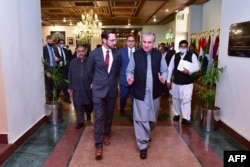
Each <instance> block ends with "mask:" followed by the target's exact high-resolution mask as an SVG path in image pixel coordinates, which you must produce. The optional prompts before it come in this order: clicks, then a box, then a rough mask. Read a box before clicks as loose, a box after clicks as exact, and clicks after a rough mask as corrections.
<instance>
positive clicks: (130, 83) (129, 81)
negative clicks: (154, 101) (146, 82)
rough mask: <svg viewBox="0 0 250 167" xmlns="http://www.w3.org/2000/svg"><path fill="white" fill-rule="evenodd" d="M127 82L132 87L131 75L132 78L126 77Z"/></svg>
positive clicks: (132, 79)
mask: <svg viewBox="0 0 250 167" xmlns="http://www.w3.org/2000/svg"><path fill="white" fill-rule="evenodd" d="M127 82H128V84H129V85H132V83H133V82H134V76H133V75H132V76H130V77H128V78H127Z"/></svg>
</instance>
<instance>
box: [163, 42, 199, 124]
mask: <svg viewBox="0 0 250 167" xmlns="http://www.w3.org/2000/svg"><path fill="white" fill-rule="evenodd" d="M199 69H200V65H199V62H198V59H197V56H196V55H195V54H194V53H192V52H189V51H188V42H187V41H186V40H182V41H180V42H179V52H178V53H176V54H175V55H174V56H173V57H172V58H171V61H170V63H169V67H168V79H167V87H168V88H169V89H170V88H171V93H172V101H173V105H174V117H173V120H174V121H176V122H179V120H180V115H181V116H182V121H181V122H182V125H184V126H191V121H190V120H191V118H190V115H191V100H192V94H193V87H194V85H193V83H194V78H193V76H192V74H193V73H194V72H197V71H199ZM172 74H173V75H172ZM172 78H173V80H172Z"/></svg>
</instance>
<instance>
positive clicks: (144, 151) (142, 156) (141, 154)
mask: <svg viewBox="0 0 250 167" xmlns="http://www.w3.org/2000/svg"><path fill="white" fill-rule="evenodd" d="M140 158H141V159H146V158H147V149H146V148H145V149H143V150H141V152H140Z"/></svg>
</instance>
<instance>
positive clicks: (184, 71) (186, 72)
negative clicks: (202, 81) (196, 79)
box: [181, 68, 189, 74]
mask: <svg viewBox="0 0 250 167" xmlns="http://www.w3.org/2000/svg"><path fill="white" fill-rule="evenodd" d="M181 72H182V73H184V74H189V70H188V69H186V68H184V70H183V71H181Z"/></svg>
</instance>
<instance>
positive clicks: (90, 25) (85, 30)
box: [73, 9, 102, 40]
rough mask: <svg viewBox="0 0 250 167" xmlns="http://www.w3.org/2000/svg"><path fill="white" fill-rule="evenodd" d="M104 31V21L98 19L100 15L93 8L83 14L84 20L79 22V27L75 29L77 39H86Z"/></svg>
mask: <svg viewBox="0 0 250 167" xmlns="http://www.w3.org/2000/svg"><path fill="white" fill-rule="evenodd" d="M101 32H102V22H100V21H99V20H98V15H97V14H94V11H93V9H91V10H89V11H88V12H85V13H84V14H82V20H81V21H79V22H77V29H76V30H74V31H73V34H74V35H75V37H76V39H77V40H84V39H86V38H91V37H93V36H97V37H98V36H100V34H101Z"/></svg>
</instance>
